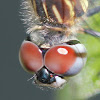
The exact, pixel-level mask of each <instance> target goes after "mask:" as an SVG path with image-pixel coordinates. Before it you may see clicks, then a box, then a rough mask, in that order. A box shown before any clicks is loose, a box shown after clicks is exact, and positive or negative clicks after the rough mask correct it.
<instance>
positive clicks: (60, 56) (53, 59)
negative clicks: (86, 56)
mask: <svg viewBox="0 0 100 100" xmlns="http://www.w3.org/2000/svg"><path fill="white" fill-rule="evenodd" d="M75 60H76V53H75V51H74V50H73V49H72V48H70V47H68V46H56V47H53V48H51V49H49V50H48V51H47V52H46V54H45V57H44V63H45V66H46V67H47V68H48V69H49V70H51V71H52V72H54V73H57V74H64V73H65V72H67V71H68V70H69V69H70V67H72V65H73V64H74V63H75Z"/></svg>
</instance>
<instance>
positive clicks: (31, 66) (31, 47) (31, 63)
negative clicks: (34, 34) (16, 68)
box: [19, 41, 43, 72]
mask: <svg viewBox="0 0 100 100" xmlns="http://www.w3.org/2000/svg"><path fill="white" fill-rule="evenodd" d="M19 59H20V62H21V64H22V65H23V68H24V69H25V70H26V71H29V72H36V71H38V70H39V69H40V68H41V67H42V66H43V58H42V51H41V50H40V49H39V48H38V47H37V46H36V45H35V44H34V43H32V42H30V41H24V42H23V43H22V45H21V48H20V52H19Z"/></svg>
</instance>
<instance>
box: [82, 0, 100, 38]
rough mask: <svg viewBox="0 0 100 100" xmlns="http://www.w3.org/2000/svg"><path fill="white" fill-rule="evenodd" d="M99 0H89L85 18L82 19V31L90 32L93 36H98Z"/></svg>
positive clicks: (99, 25)
mask: <svg viewBox="0 0 100 100" xmlns="http://www.w3.org/2000/svg"><path fill="white" fill-rule="evenodd" d="M99 16H100V1H99V0H89V8H88V11H87V13H86V17H87V18H86V20H84V24H83V28H82V29H81V30H82V31H83V32H84V33H86V34H90V35H92V36H95V37H100V28H99V27H100V17H99Z"/></svg>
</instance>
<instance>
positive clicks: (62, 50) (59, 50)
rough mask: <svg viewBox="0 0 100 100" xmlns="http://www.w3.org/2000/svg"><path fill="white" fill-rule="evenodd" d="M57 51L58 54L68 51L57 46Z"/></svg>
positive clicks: (64, 53)
mask: <svg viewBox="0 0 100 100" xmlns="http://www.w3.org/2000/svg"><path fill="white" fill-rule="evenodd" d="M57 51H58V53H59V54H63V55H66V54H67V53H68V51H67V50H66V49H65V48H59V49H57Z"/></svg>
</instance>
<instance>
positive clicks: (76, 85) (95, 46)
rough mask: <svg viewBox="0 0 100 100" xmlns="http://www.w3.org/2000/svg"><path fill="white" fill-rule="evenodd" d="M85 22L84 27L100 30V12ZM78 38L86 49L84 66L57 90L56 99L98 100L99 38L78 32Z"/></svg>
mask: <svg viewBox="0 0 100 100" xmlns="http://www.w3.org/2000/svg"><path fill="white" fill-rule="evenodd" d="M92 1H93V0H92ZM96 1H97V0H96ZM99 4H100V1H99ZM86 23H87V26H84V27H85V28H87V29H88V28H91V29H93V30H95V31H99V32H100V13H97V14H95V15H93V16H91V17H89V18H87V22H86ZM78 39H79V40H80V41H81V43H83V44H84V45H85V47H86V49H87V53H88V58H87V63H86V66H85V67H84V68H83V69H82V71H81V72H80V73H79V74H78V75H76V76H74V77H73V78H71V79H70V80H69V82H68V83H67V84H66V86H65V87H64V88H63V89H61V90H59V91H58V92H57V97H56V100H100V38H96V37H93V36H91V35H89V34H78Z"/></svg>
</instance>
